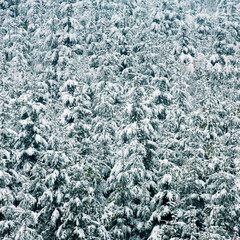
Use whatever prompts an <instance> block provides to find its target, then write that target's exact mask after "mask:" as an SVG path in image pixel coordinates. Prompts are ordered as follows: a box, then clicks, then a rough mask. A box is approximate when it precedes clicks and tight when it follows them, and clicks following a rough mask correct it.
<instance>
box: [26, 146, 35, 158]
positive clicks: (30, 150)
mask: <svg viewBox="0 0 240 240" xmlns="http://www.w3.org/2000/svg"><path fill="white" fill-rule="evenodd" d="M25 153H27V155H29V156H33V155H34V154H35V149H34V148H32V147H30V148H28V149H27V150H26V151H25Z"/></svg>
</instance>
